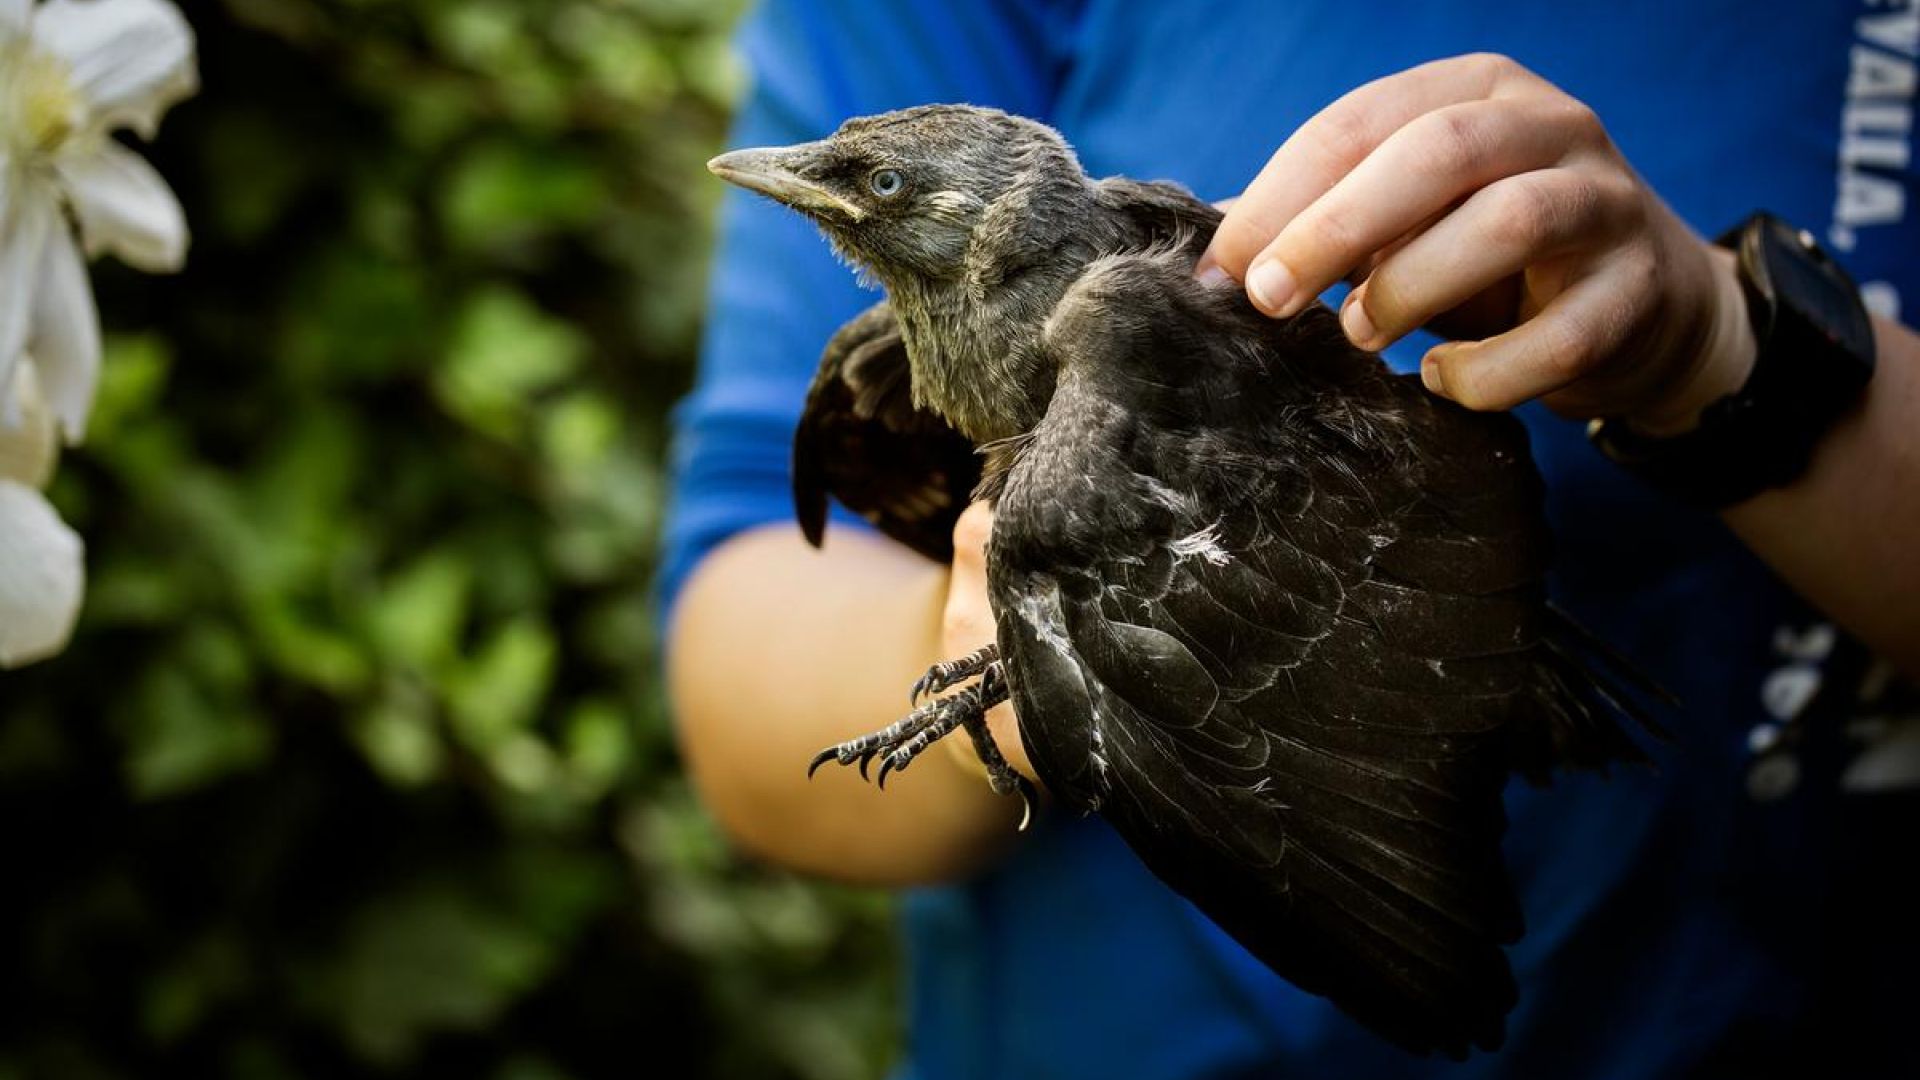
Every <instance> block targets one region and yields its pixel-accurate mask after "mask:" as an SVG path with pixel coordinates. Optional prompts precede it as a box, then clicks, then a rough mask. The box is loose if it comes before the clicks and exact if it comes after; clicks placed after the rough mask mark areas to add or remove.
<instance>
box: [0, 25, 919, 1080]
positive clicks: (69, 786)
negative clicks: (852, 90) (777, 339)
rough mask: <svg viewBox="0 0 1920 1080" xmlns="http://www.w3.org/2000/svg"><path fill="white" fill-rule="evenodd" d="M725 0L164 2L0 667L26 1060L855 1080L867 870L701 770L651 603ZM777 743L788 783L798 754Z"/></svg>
mask: <svg viewBox="0 0 1920 1080" xmlns="http://www.w3.org/2000/svg"><path fill="white" fill-rule="evenodd" d="M743 3H744V0H727V2H724V3H710V2H701V0H336V2H330V3H323V2H320V0H224V2H211V0H197V2H196V0H186V2H185V3H183V4H182V5H181V6H182V8H183V10H184V11H185V13H186V15H187V17H188V19H189V20H190V21H192V23H193V24H194V26H195V29H196V31H197V33H198V35H199V42H200V71H201V80H202V84H203V85H202V90H201V92H200V94H199V95H198V96H196V97H194V98H192V99H190V100H188V101H187V102H186V103H184V104H183V105H181V106H179V107H177V108H176V109H175V110H174V111H173V112H172V113H171V114H170V115H169V116H168V118H167V120H166V122H165V123H164V125H163V126H162V129H161V132H160V135H159V138H158V140H157V142H156V144H155V145H153V146H151V147H142V151H143V152H145V153H147V154H148V155H149V156H150V157H151V159H152V160H153V161H154V162H155V163H156V164H157V165H158V167H159V168H160V170H161V171H162V173H163V174H164V175H165V176H166V177H167V178H168V180H169V181H170V183H171V184H172V185H173V186H174V188H175V190H176V191H177V192H178V193H179V195H180V197H181V200H182V202H183V203H184V204H185V206H186V209H187V214H188V219H189V221H190V223H191V225H192V227H193V230H194V245H193V249H192V252H191V255H190V256H189V261H188V267H187V270H186V272H185V273H183V274H181V275H178V276H176V277H164V278H155V277H147V276H143V275H138V274H134V273H131V272H128V271H125V270H124V269H122V268H120V267H118V266H117V265H115V264H112V263H103V264H100V265H98V266H96V268H95V275H94V277H95V283H96V287H97V289H98V292H99V300H100V306H101V310H102V315H103V319H104V321H105V323H106V327H107V330H108V331H109V339H108V356H107V361H106V367H105V373H104V384H103V388H102V391H101V395H100V400H99V405H98V407H97V409H96V411H95V413H94V416H93V421H92V433H91V436H90V438H89V441H88V443H87V445H86V446H84V447H82V448H80V449H78V450H76V451H73V452H70V453H69V454H68V455H67V456H66V458H65V460H64V462H63V463H62V466H61V470H60V475H59V478H58V479H57V481H56V482H55V484H54V486H53V489H52V493H51V494H52V497H53V499H54V501H55V502H56V504H57V505H58V506H59V508H60V510H61V512H62V514H63V515H64V516H65V517H66V519H67V520H68V521H69V522H70V523H71V524H72V525H73V526H74V527H75V528H76V529H78V530H79V531H80V532H81V533H82V534H83V535H84V536H85V537H86V539H87V543H88V559H87V562H88V570H89V574H90V579H91V580H90V584H89V592H88V597H87V606H86V612H85V615H84V617H83V621H82V623H81V627H80V630H79V632H78V634H77V635H76V637H75V639H74V642H73V645H72V647H71V648H70V649H69V650H68V651H67V653H66V654H65V655H64V656H62V657H60V658H58V659H56V660H53V661H50V662H47V663H44V664H41V665H38V666H36V667H32V668H28V669H26V670H23V671H18V672H10V673H5V674H0V1080H11V1078H16V1077H18V1078H29V1077H31V1078H40V1077H57V1078H63V1080H64V1078H89V1077H148V1076H194V1077H224V1076H234V1077H249V1078H252V1077H260V1078H280V1077H329V1078H331V1077H362V1076H429V1077H431V1076H453V1077H500V1078H515V1080H523V1078H524V1080H547V1078H560V1077H602V1076H623V1077H624V1076H637V1075H672V1076H700V1075H712V1076H742V1077H782V1076H795V1077H818V1078H834V1077H854V1076H872V1075H877V1074H879V1073H880V1072H881V1071H883V1070H884V1068H885V1066H886V1063H887V1062H888V1060H889V1058H890V1055H891V1048H892V1045H893V1042H894V1039H895V1026H896V1019H895V1015H894V1008H893V1004H892V990H893V986H892V980H891V977H890V972H891V968H892V965H893V962H894V961H893V948H894V946H893V945H892V943H891V940H890V938H889V934H888V922H887V917H886V907H885V901H884V899H883V898H881V897H880V896H877V895H875V894H868V893H856V892H850V891H841V890H828V889H822V888H820V887H817V886H812V885H807V884H803V883H800V882H797V881H794V880H791V879H788V878H785V877H782V876H780V875H778V874H773V873H769V872H767V871H764V870H759V869H755V868H753V867H749V866H746V865H744V864H743V863H741V862H740V861H739V860H738V859H737V858H736V857H734V856H733V855H732V854H731V853H729V851H728V850H727V848H726V846H725V844H724V842H723V840H722V839H721V838H720V836H719V835H718V834H717V833H716V831H715V830H714V828H713V826H712V825H711V823H710V822H709V821H708V820H707V819H706V818H705V816H704V815H703V814H702V812H701V811H700V810H699V808H698V807H697V806H696V805H695V803H694V802H693V800H692V798H691V796H690V795H689V793H688V791H687V788H686V785H685V783H684V781H683V780H682V779H681V777H680V775H679V770H678V767H677V764H676V761H675V758H674V752H673V747H672V739H671V733H670V729H669V723H668V720H667V717H666V714H665V709H664V702H663V696H662V692H661V686H660V680H659V676H658V671H657V659H656V644H657V643H656V641H655V640H654V639H655V632H654V626H653V612H652V608H651V603H650V597H649V585H650V580H651V575H652V571H653V567H654V561H655V555H654V553H655V537H656V534H657V532H658V526H659V517H660V513H661V507H662V500H663V490H662V489H663V483H664V480H663V477H664V467H663V462H662V457H663V453H664V449H665V438H666V413H667V410H668V408H669V407H670V406H671V404H672V402H673V401H674V399H675V398H677V397H678V396H679V395H680V394H681V393H682V392H684V389H685V388H686V386H687V385H688V382H689V380H690V378H691V371H692V365H693V354H694V349H695V343H696V339H697V333H698V323H699V316H700V305H701V300H702V291H703V281H704V267H705V261H706V259H705V256H706V248H707V245H708V242H709V223H710V219H711V212H712V209H713V206H714V204H715V201H716V199H717V197H718V194H719V191H718V188H719V184H718V183H717V182H716V181H713V180H712V179H711V178H709V177H708V176H707V174H706V173H705V171H704V169H703V168H702V163H703V162H704V161H705V160H706V158H707V157H708V156H710V155H711V154H712V153H713V152H715V150H716V149H717V148H718V146H719V143H720V139H721V136H722V132H723V130H724V127H725V120H726V114H727V110H728V107H729V105H730V103H731V102H732V101H733V100H734V99H735V98H736V97H737V95H738V93H739V91H740V88H741V86H742V84H743V81H744V78H745V75H744V73H743V72H742V71H741V70H740V68H739V65H738V63H737V61H736V60H735V59H733V58H732V57H731V56H730V55H729V53H728V51H727V45H726V37H727V33H728V31H729V28H730V26H731V24H732V23H733V21H734V20H735V18H737V16H738V15H739V10H738V9H739V8H740V7H741V6H742V4H743ZM796 767H798V766H796Z"/></svg>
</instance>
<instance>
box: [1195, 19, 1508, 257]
mask: <svg viewBox="0 0 1920 1080" xmlns="http://www.w3.org/2000/svg"><path fill="white" fill-rule="evenodd" d="M1524 74H1525V72H1524V70H1523V69H1521V68H1520V67H1519V66H1518V65H1516V64H1514V63H1513V62H1512V61H1511V60H1507V59H1505V58H1503V57H1496V56H1486V55H1476V56H1462V57H1454V58H1452V59H1448V60H1436V61H1434V62H1433V63H1430V64H1422V65H1421V66H1419V67H1417V68H1413V69H1411V70H1409V71H1403V72H1400V73H1398V74H1394V75H1389V76H1387V77H1386V78H1383V79H1376V80H1375V81H1373V82H1370V83H1368V84H1366V85H1365V86H1362V87H1360V88H1358V89H1356V90H1353V91H1352V92H1350V93H1348V94H1347V95H1346V96H1344V97H1342V98H1340V100H1338V101H1336V102H1334V103H1333V104H1331V105H1329V106H1327V107H1326V108H1325V109H1322V110H1321V111H1320V112H1319V113H1318V114H1317V115H1315V116H1314V117H1313V118H1312V119H1311V120H1308V121H1307V122H1306V123H1305V124H1302V125H1301V126H1300V128H1299V130H1297V131H1295V132H1294V133H1293V135H1292V136H1290V137H1289V138H1288V139H1287V141H1286V142H1285V143H1283V144H1282V145H1281V147H1280V149H1278V150H1276V151H1274V154H1273V157H1271V158H1270V159H1268V161H1267V164H1266V166H1265V167H1264V168H1262V169H1261V170H1260V173H1259V175H1257V176H1255V177H1254V178H1253V182H1252V183H1250V184H1248V185H1247V189H1246V191H1244V192H1242V193H1241V195H1240V198H1239V200H1238V201H1237V202H1235V203H1234V205H1233V207H1232V208H1231V209H1229V210H1228V211H1227V215H1226V217H1225V218H1224V219H1222V221H1221V222H1220V228H1219V230H1218V231H1216V232H1215V233H1214V237H1213V241H1212V243H1211V244H1209V245H1208V247H1207V253H1206V255H1205V256H1203V257H1202V259H1201V260H1200V261H1201V265H1202V266H1207V265H1215V264H1217V265H1219V266H1220V267H1221V268H1222V269H1224V270H1226V271H1227V273H1229V274H1231V275H1232V276H1233V277H1235V278H1244V277H1245V275H1246V271H1247V266H1248V264H1250V263H1251V262H1252V261H1253V257H1254V256H1255V255H1256V254H1258V253H1259V251H1260V249H1262V248H1264V247H1266V246H1267V244H1268V243H1269V242H1270V241H1272V239H1273V238H1274V237H1275V236H1277V235H1279V233H1280V230H1281V229H1282V228H1283V227H1285V225H1286V224H1287V222H1289V221H1291V220H1293V217H1294V215H1295V214H1298V213H1299V212H1300V211H1302V210H1304V209H1306V207H1307V206H1308V205H1309V204H1311V203H1312V202H1313V201H1314V200H1315V199H1317V198H1319V197H1320V196H1321V195H1322V194H1324V193H1325V192H1326V191H1327V189H1329V188H1331V187H1332V186H1333V185H1334V182H1335V181H1337V180H1339V179H1340V177H1342V176H1345V175H1346V174H1347V171H1348V170H1350V169H1352V168H1353V167H1354V166H1355V165H1358V164H1359V163H1360V162H1361V160H1363V159H1364V158H1365V157H1366V156H1367V155H1368V154H1370V153H1372V152H1373V150H1374V148H1375V147H1377V146H1379V145H1380V144H1381V143H1382V142H1384V141H1386V139H1387V137H1388V136H1389V135H1392V134H1393V133H1394V132H1395V131H1398V130H1399V129H1400V128H1401V127H1402V126H1404V125H1405V124H1406V123H1407V121H1409V120H1412V119H1413V118H1414V117H1416V116H1419V115H1421V114H1423V113H1427V112H1431V111H1433V110H1434V109H1438V108H1443V107H1445V106H1448V105H1454V104H1458V103H1460V102H1462V101H1473V100H1477V99H1480V98H1485V97H1487V96H1489V95H1490V94H1491V93H1492V92H1493V90H1494V88H1495V87H1496V86H1497V85H1499V84H1500V83H1501V82H1502V81H1503V80H1512V79H1517V78H1519V77H1521V76H1523V75H1524Z"/></svg>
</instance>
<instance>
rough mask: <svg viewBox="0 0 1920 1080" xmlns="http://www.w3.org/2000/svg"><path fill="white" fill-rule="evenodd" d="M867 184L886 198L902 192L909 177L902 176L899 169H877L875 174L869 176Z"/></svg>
mask: <svg viewBox="0 0 1920 1080" xmlns="http://www.w3.org/2000/svg"><path fill="white" fill-rule="evenodd" d="M867 186H868V187H870V188H872V189H873V193H874V194H875V195H878V196H880V197H881V198H883V199H884V198H886V197H887V196H889V195H898V194H900V189H901V188H903V187H906V186H907V178H906V177H904V176H901V175H900V170H898V169H875V170H874V173H873V175H872V176H870V177H868V178H867Z"/></svg>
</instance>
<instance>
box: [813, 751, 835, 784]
mask: <svg viewBox="0 0 1920 1080" xmlns="http://www.w3.org/2000/svg"><path fill="white" fill-rule="evenodd" d="M839 756H840V748H839V747H837V746H829V747H827V748H826V749H825V750H822V751H820V752H819V753H817V754H815V755H813V760H812V761H811V762H809V763H808V765H807V779H809V780H811V779H813V774H814V773H815V772H816V771H818V770H819V768H820V766H822V765H825V764H826V763H827V762H829V761H832V760H833V759H834V758H837V757H839Z"/></svg>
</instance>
